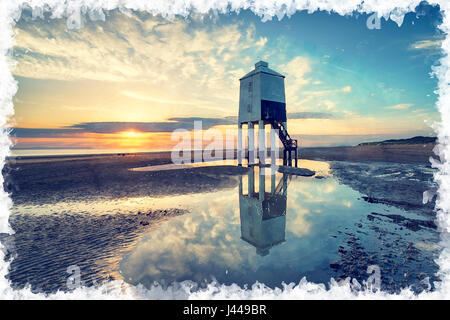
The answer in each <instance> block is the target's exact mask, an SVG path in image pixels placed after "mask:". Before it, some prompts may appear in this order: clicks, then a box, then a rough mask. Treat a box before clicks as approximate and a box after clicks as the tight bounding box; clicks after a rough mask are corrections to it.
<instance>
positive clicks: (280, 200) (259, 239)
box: [239, 167, 289, 256]
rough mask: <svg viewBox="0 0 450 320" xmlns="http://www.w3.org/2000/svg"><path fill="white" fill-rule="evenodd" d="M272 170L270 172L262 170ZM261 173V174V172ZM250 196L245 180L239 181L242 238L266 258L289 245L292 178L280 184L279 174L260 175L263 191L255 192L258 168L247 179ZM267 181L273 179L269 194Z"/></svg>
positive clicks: (281, 181)
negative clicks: (272, 250) (277, 247)
mask: <svg viewBox="0 0 450 320" xmlns="http://www.w3.org/2000/svg"><path fill="white" fill-rule="evenodd" d="M259 170H270V169H261V168H260V169H259ZM259 170H258V171H259ZM247 177H248V178H247V187H248V192H247V194H244V190H243V189H244V187H243V184H244V182H245V181H243V179H244V178H243V177H242V176H241V177H240V180H239V209H240V216H241V238H242V239H243V240H244V241H246V242H248V243H250V244H251V245H253V246H254V247H256V252H257V253H258V254H259V255H261V256H265V255H268V254H269V249H270V248H271V247H273V246H275V245H278V244H280V243H282V242H284V241H285V229H286V202H287V184H288V177H289V176H288V175H286V174H283V176H282V178H281V179H280V181H279V182H278V184H276V180H277V179H276V175H275V172H273V174H271V175H264V174H263V171H261V172H260V173H259V174H257V183H258V184H259V190H258V192H257V193H256V192H255V168H254V167H252V168H250V172H249V173H248V175H247ZM265 177H270V180H271V188H270V192H266V190H265V185H266V183H265V182H266V180H265Z"/></svg>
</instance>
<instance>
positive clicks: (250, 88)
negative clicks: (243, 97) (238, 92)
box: [248, 82, 252, 92]
mask: <svg viewBox="0 0 450 320" xmlns="http://www.w3.org/2000/svg"><path fill="white" fill-rule="evenodd" d="M248 92H252V83H251V82H249V83H248Z"/></svg>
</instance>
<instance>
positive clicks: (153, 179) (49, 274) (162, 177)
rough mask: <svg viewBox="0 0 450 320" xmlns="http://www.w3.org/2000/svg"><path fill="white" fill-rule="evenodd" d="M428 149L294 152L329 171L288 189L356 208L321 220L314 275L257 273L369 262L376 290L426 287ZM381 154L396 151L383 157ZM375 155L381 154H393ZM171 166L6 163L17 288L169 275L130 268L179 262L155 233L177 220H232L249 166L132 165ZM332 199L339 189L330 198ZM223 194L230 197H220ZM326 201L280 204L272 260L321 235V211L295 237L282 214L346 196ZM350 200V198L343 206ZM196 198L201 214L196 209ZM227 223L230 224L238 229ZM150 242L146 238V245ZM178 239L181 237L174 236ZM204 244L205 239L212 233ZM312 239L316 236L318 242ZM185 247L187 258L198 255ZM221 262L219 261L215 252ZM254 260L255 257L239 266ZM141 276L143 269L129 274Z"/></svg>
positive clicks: (330, 273) (358, 266)
mask: <svg viewBox="0 0 450 320" xmlns="http://www.w3.org/2000/svg"><path fill="white" fill-rule="evenodd" d="M431 150H432V146H422V145H414V146H405V147H404V148H403V149H402V148H401V149H398V148H397V149H396V148H394V147H393V146H389V148H384V147H383V148H380V147H379V146H364V147H363V148H360V147H354V148H349V147H342V148H327V149H323V148H314V149H302V152H301V153H300V154H301V156H302V157H304V158H310V159H315V160H317V159H320V160H326V162H324V165H326V166H329V168H330V170H329V172H330V174H331V175H330V176H327V175H324V176H322V174H321V173H317V174H316V176H315V177H312V178H306V177H297V178H293V181H294V182H292V183H291V185H290V186H289V191H288V194H291V195H292V194H296V193H297V192H300V193H299V196H301V197H304V196H305V194H303V193H302V191H301V190H302V188H305V187H301V185H304V186H307V187H306V188H307V190H316V189H317V191H315V192H319V193H318V194H317V195H316V196H314V198H315V199H322V197H321V196H320V192H323V191H320V190H328V189H329V190H330V191H329V192H338V193H339V194H343V195H345V196H344V197H348V199H349V200H346V201H343V200H342V203H344V204H345V205H344V206H343V207H342V209H339V210H344V211H342V212H343V216H345V214H347V213H345V214H344V212H347V211H348V212H353V213H352V216H351V217H350V216H349V218H348V219H347V220H342V221H341V220H336V222H333V221H334V220H335V218H333V216H330V217H329V219H330V220H329V221H330V224H331V226H332V229H330V230H329V231H328V234H327V236H326V237H327V238H328V239H329V240H327V241H330V243H329V244H327V247H326V248H327V249H325V248H324V249H320V250H322V251H323V253H322V254H320V255H319V256H320V257H321V258H320V260H317V258H319V256H318V257H317V258H312V257H311V258H310V260H308V259H306V260H305V261H310V263H316V264H317V263H319V261H320V263H319V264H318V265H316V266H315V267H314V269H315V270H316V271H314V272H312V271H311V270H309V271H308V269H309V268H312V266H313V264H311V265H296V264H295V263H294V265H292V266H291V268H292V270H291V271H289V272H287V273H286V277H287V278H285V279H281V278H278V277H275V278H267V272H266V273H263V272H262V271H261V272H259V271H258V272H257V273H256V275H258V277H261V279H260V280H264V281H265V283H266V284H268V285H273V286H277V285H279V282H278V281H280V280H282V281H291V280H292V281H296V280H294V279H297V278H295V277H294V276H296V275H301V274H303V275H307V276H308V277H309V278H310V279H312V280H316V281H319V282H320V281H324V282H325V283H326V281H327V279H328V280H329V278H330V277H335V278H337V279H344V278H345V277H347V276H350V277H354V278H356V279H359V280H360V281H363V280H364V278H365V277H366V273H365V269H366V267H367V266H368V265H371V264H377V265H380V267H381V268H382V269H383V270H385V272H386V274H384V278H383V286H384V288H385V289H387V290H390V291H395V290H398V289H399V288H401V286H404V285H413V286H414V288H415V289H416V290H420V288H422V287H423V285H422V284H421V283H422V282H420V281H422V280H424V279H425V278H428V279H431V280H430V281H431V282H432V281H437V280H438V279H437V278H436V277H435V276H434V272H435V271H436V270H437V266H436V265H435V263H434V261H433V259H434V258H435V257H436V254H438V252H439V246H438V233H437V231H436V225H435V224H434V213H433V203H428V204H426V205H423V204H422V194H423V192H424V191H425V190H430V189H431V190H433V188H435V185H434V183H433V181H432V174H433V169H432V168H431V167H430V165H429V164H428V163H427V161H428V157H429V156H431V155H432V154H431ZM388 153H392V155H389V156H387V154H388ZM382 155H384V156H385V157H386V156H387V159H389V162H386V158H382ZM337 160H345V161H337ZM356 160H357V161H356ZM381 160H384V161H381ZM394 160H396V161H394ZM313 162H314V161H313ZM313 162H311V163H313ZM169 163H170V159H169V153H155V154H132V155H102V156H83V157H73V156H71V157H36V158H26V159H17V160H9V161H8V162H7V164H6V166H5V168H4V170H3V172H4V175H5V177H6V182H5V187H6V189H7V190H8V191H9V192H10V193H11V197H12V199H13V201H14V206H13V208H12V214H11V217H10V223H11V225H12V227H13V228H14V230H15V231H16V234H15V235H13V236H6V235H2V236H1V238H2V241H5V242H6V243H7V244H8V247H9V249H10V251H9V254H8V256H7V258H10V257H15V258H14V260H13V262H12V264H11V270H10V274H9V278H10V280H11V281H12V283H13V285H15V286H16V287H23V286H25V285H26V284H27V283H29V284H31V285H32V288H33V290H36V291H45V292H52V291H55V290H65V289H67V288H65V281H66V278H67V271H66V270H67V267H68V266H70V265H77V266H79V267H80V268H81V270H82V274H83V279H84V281H85V283H86V284H87V285H95V284H98V283H101V282H102V281H105V280H108V279H123V273H125V274H127V278H129V279H133V280H127V281H130V283H133V284H137V283H144V284H148V283H153V281H162V282H165V281H166V283H167V281H168V282H170V278H171V277H172V276H173V275H174V272H175V271H173V270H172V271H171V272H170V273H167V271H162V270H164V269H161V271H159V272H158V273H157V275H156V274H153V273H152V274H146V272H144V271H139V272H138V271H137V270H140V269H136V268H137V266H140V265H142V266H141V267H142V268H144V270H145V269H146V268H148V266H149V265H153V267H152V268H158V264H159V263H163V261H164V259H166V258H164V259H163V258H162V257H163V256H164V257H167V256H172V255H173V258H171V259H175V260H173V261H172V260H171V262H170V265H172V264H174V263H175V264H176V263H182V261H183V259H184V258H180V257H178V258H176V257H177V256H176V255H175V253H174V252H172V250H174V249H173V248H175V247H177V246H178V245H176V246H175V247H173V245H171V244H170V243H171V241H175V240H170V239H171V238H170V237H169V238H166V236H164V235H163V234H161V232H163V233H164V234H167V235H168V234H171V233H175V234H176V233H177V232H181V231H176V230H177V228H180V226H181V225H185V223H188V221H191V220H192V219H194V221H196V220H195V219H200V217H204V216H205V215H206V216H208V215H210V214H212V213H213V212H215V211H216V210H218V211H219V212H222V211H221V210H225V211H223V213H222V214H223V216H224V218H223V219H225V220H217V221H216V220H214V219H216V218H214V217H215V216H214V215H213V216H211V217H210V218H211V219H213V221H216V222H214V224H213V225H211V228H213V229H215V228H216V227H214V225H216V226H217V227H219V225H220V224H224V223H225V221H234V219H236V216H234V218H233V217H232V216H229V215H230V214H234V215H235V214H236V210H237V209H236V208H235V209H232V208H231V207H230V208H229V209H227V208H228V205H229V204H228V203H230V204H231V203H234V202H233V201H234V200H231V199H232V198H234V197H235V196H234V195H235V194H236V190H238V187H239V185H240V180H242V178H240V177H242V176H244V177H246V176H247V174H248V168H246V167H237V166H209V167H196V168H186V169H180V170H166V171H150V172H145V171H133V170H130V169H132V168H139V167H145V166H149V165H162V164H169ZM300 164H302V162H300ZM322 166H323V165H322ZM322 184H323V186H322V187H321V185H322ZM266 185H268V184H267V183H266ZM239 188H240V187H239ZM334 190H337V191H334ZM230 195H232V196H231V198H230ZM299 196H296V197H299ZM296 197H294V198H292V199H296ZM340 197H343V196H338V198H336V199H339V198H340ZM228 198H230V200H228V201H227V200H226V199H228ZM215 199H219V200H215ZM220 199H223V200H220ZM330 199H333V197H331V198H330V197H329V196H327V198H323V200H321V201H325V202H324V204H320V203H318V201H319V200H316V201H315V202H311V203H309V200H308V198H305V199H304V200H302V201H301V202H300V203H298V204H297V205H299V206H300V207H296V206H297V205H295V206H293V207H291V208H290V209H289V210H288V211H289V212H287V213H286V218H287V219H288V222H287V225H286V228H287V229H286V230H287V231H286V234H287V236H286V237H287V238H286V239H288V240H287V241H286V243H287V244H281V245H278V246H277V247H276V248H275V249H273V250H274V252H275V253H274V256H273V257H276V255H277V253H276V252H278V251H277V250H279V251H280V253H279V254H283V252H284V251H283V250H288V249H286V248H289V246H293V245H296V246H299V247H302V246H304V245H305V243H306V242H305V241H306V240H304V239H303V238H302V237H306V238H308V237H323V235H320V232H323V231H320V230H319V229H320V228H319V229H317V230H318V231H314V230H315V229H314V227H313V226H315V225H316V224H317V225H318V226H319V225H320V223H322V222H321V221H322V220H317V219H319V217H320V216H315V215H313V216H311V217H310V218H308V216H307V217H306V218H301V219H302V221H303V219H305V222H302V223H306V224H308V225H310V227H308V230H310V231H308V232H307V234H310V235H309V236H308V235H303V233H302V232H300V233H299V230H302V228H304V227H299V226H298V225H297V223H298V222H295V223H294V222H289V221H290V220H289V219H295V220H293V221H299V220H298V219H300V218H299V217H300V216H298V217H297V218H295V217H296V216H297V215H299V214H300V215H301V214H302V213H301V212H303V210H304V209H301V208H302V207H305V206H306V207H307V208H309V209H308V210H310V212H311V213H312V212H314V211H315V210H318V212H319V211H324V210H325V212H327V214H331V215H332V214H333V212H334V211H335V210H338V209H336V208H340V206H341V205H342V204H340V201H341V200H333V201H334V202H333V201H332V200H330ZM221 201H222V202H221ZM230 201H231V202H230ZM353 202H355V204H354V205H353V207H351V206H350V205H351V203H353ZM288 203H289V202H288ZM316 203H317V204H316ZM325 203H329V204H325ZM349 203H350V204H349ZM317 205H319V207H317ZM203 206H205V209H204V210H206V211H199V210H200V208H203ZM291 206H292V204H291ZM288 208H289V205H288ZM201 210H203V209H201ZM346 210H347V211H346ZM349 210H350V211H349ZM233 212H234V213H233ZM195 217H198V218H195ZM225 217H227V218H225ZM202 219H203V218H202ZM308 219H312V220H311V221H309V220H308ZM241 220H242V217H241ZM316 220H317V221H316ZM171 221H172V222H171ZM183 221H184V222H183ZM198 221H200V222H198V223H199V226H198V227H196V228H201V226H202V225H204V226H206V225H208V223H209V224H210V223H212V222H206V220H205V221H203V220H201V219H200V220H198ZM201 221H203V222H201ZM207 221H210V220H207ZM220 221H222V222H220ZM314 221H316V222H314ZM180 223H181V225H180ZM226 223H228V222H226ZM241 223H243V222H242V221H241ZM234 225H235V224H233V226H234ZM238 225H239V224H238ZM177 226H178V227H177ZM165 228H166V229H167V230H166V229H165ZM229 228H231V229H230V230H233V228H234V227H231V226H230V227H229ZM298 228H300V229H298ZM164 230H165V231H164ZM208 230H209V231H208ZM211 230H212V229H208V228H206V229H205V230H204V232H203V234H202V237H203V236H206V235H207V234H210V232H211ZM238 230H240V229H236V232H238ZM311 230H313V231H311ZM190 232H192V230H191V229H188V230H184V231H183V232H182V234H189V233H190ZM195 234H196V236H195V237H200V235H199V234H198V233H195ZM290 234H292V235H290ZM292 237H293V238H292ZM289 238H292V239H291V240H289ZM149 239H150V240H149ZM182 239H183V237H182ZM223 239H227V240H220V241H221V242H222V241H225V242H226V241H232V242H233V243H235V242H236V241H237V242H236V244H235V245H238V246H239V248H240V249H239V250H244V251H243V252H246V251H245V250H249V249H251V248H249V245H248V244H245V243H244V242H243V241H242V240H240V237H239V236H237V235H233V236H230V235H228V236H227V235H223ZM230 239H233V240H230ZM302 239H303V240H302ZM148 241H151V243H152V245H151V246H149V245H145V246H143V243H144V244H145V243H147V242H148ZM179 241H180V239H179V240H177V242H179ZM186 241H187V240H186ZM198 241H201V240H198ZM208 241H209V242H210V244H209V246H211V245H213V244H214V243H215V241H217V239H214V240H211V239H210V240H208ZM208 241H206V240H205V242H208ZM308 241H310V240H308ZM311 241H312V240H311ZM155 243H160V245H159V248H158V249H156V248H155V249H149V247H152V246H153V244H155ZM319 243H321V242H318V243H317V244H315V245H314V246H318V245H319ZM185 245H186V246H187V247H186V249H184V250H189V246H188V244H187V243H186V244H185ZM167 246H168V247H167ZM230 246H231V245H230ZM166 247H167V248H166ZM319 247H320V246H319ZM319 247H318V248H319ZM142 248H145V250H144V252H145V254H143V253H139V254H138V256H139V257H141V256H145V257H152V256H154V255H155V254H156V253H157V252H159V250H162V249H161V248H166V250H167V251H164V252H160V254H161V256H158V255H156V256H155V258H154V259H152V260H151V261H149V260H148V259H147V260H142V258H139V259H137V258H134V257H135V256H136V255H137V252H141V251H142V250H143V249H142ZM148 250H150V251H148ZM155 250H156V251H155ZM221 250H222V249H221ZM317 250H319V249H317ZM327 252H328V253H327ZM192 254H193V256H195V253H192ZM241 254H243V253H241ZM248 254H249V253H246V254H244V256H245V255H248ZM253 254H254V253H253ZM238 255H239V254H238ZM268 257H272V256H271V255H269V256H268ZM136 259H137V260H136ZM186 259H187V258H186ZM189 259H191V258H189ZM211 259H212V258H211ZM255 259H256V257H255ZM258 259H262V258H261V257H258V258H257V259H256V260H254V261H260V260H258ZM270 259H271V258H266V260H261V262H258V263H265V262H264V261H271V260H270ZM405 259H406V260H405ZM177 261H178V262H177ZM217 261H219V262H220V259H219V260H217ZM252 261H253V260H252ZM314 261H315V262H314ZM219 262H217V263H219ZM242 263H244V262H242ZM252 263H255V262H251V261H250V260H249V261H246V262H245V264H252ZM189 265H190V266H191V267H186V268H187V269H186V268H184V269H183V270H185V272H186V270H188V269H189V268H193V269H192V270H190V272H191V273H192V272H194V273H192V274H191V275H192V276H193V277H194V278H195V277H201V276H206V274H209V273H208V272H213V271H212V270H209V269H205V270H204V271H201V272H206V273H201V272H200V271H199V270H203V269H204V268H205V267H204V266H202V267H201V266H197V262H195V263H194V262H190V263H189ZM192 265H195V267H192ZM276 265H277V264H271V265H270V268H275V266H276ZM144 266H145V267H144ZM141 267H140V268H141ZM214 268H216V269H217V268H218V269H217V270H221V269H222V268H229V269H230V268H231V269H232V267H231V266H227V262H226V259H225V260H223V263H222V264H220V265H216V267H214ZM267 268H269V266H267ZM261 270H262V269H261ZM274 270H275V271H274V272H278V271H276V269H274ZM320 270H321V271H320ZM405 270H406V271H405ZM142 272H144V274H146V275H145V276H143V275H140V276H138V275H137V274H141V273H142ZM177 272H180V274H177V276H176V277H175V278H173V280H176V281H181V280H183V279H189V274H190V273H186V274H183V272H182V271H177ZM214 272H216V271H214ZM236 272H237V271H236ZM404 272H407V273H408V277H403V278H402V276H401V275H402V274H403V273H404ZM197 273H198V274H197ZM169 274H171V275H172V276H169ZM212 275H214V276H215V277H217V278H218V279H222V281H224V282H225V283H226V282H227V281H230V282H231V283H234V282H237V283H240V284H243V283H245V281H248V282H250V283H251V282H252V281H253V280H258V279H259V278H258V277H257V278H252V277H250V278H248V279H245V278H240V277H241V276H239V277H237V276H236V277H235V278H233V277H231V278H223V277H222V278H221V277H220V276H218V275H215V274H212ZM136 277H137V280H135V278H136ZM298 280H299V279H298ZM240 281H244V282H242V283H241V282H240Z"/></svg>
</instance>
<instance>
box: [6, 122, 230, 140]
mask: <svg viewBox="0 0 450 320" xmlns="http://www.w3.org/2000/svg"><path fill="white" fill-rule="evenodd" d="M195 121H201V122H202V129H204V130H207V129H209V128H212V127H214V126H219V125H234V124H236V122H237V118H236V117H224V118H201V117H179V118H169V119H167V121H163V122H82V123H77V124H74V125H71V126H67V127H62V128H13V129H12V132H11V135H12V136H13V137H16V138H52V137H60V138H65V137H68V136H73V135H79V134H83V133H100V134H108V133H117V132H122V131H128V130H136V131H141V132H172V131H174V130H177V129H186V130H192V129H194V122H195Z"/></svg>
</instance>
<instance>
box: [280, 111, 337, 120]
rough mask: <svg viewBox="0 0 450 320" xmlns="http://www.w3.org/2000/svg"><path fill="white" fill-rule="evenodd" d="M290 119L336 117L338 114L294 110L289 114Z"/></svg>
mask: <svg viewBox="0 0 450 320" xmlns="http://www.w3.org/2000/svg"><path fill="white" fill-rule="evenodd" d="M287 117H288V119H336V118H337V116H335V115H334V114H331V113H326V112H294V113H289V114H288V115H287Z"/></svg>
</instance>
